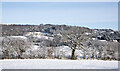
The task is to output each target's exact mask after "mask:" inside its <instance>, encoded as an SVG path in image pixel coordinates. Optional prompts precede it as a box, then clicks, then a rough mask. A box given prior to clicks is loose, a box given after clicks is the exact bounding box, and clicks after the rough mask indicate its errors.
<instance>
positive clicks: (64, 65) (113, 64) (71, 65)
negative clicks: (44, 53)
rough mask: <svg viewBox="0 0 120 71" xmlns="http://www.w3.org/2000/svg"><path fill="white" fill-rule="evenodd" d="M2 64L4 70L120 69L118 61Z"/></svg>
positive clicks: (41, 60) (10, 61)
mask: <svg viewBox="0 0 120 71" xmlns="http://www.w3.org/2000/svg"><path fill="white" fill-rule="evenodd" d="M0 63H2V69H118V61H102V60H57V59H23V60H22V59H18V60H14V59H12V60H1V61H0ZM0 68H1V67H0Z"/></svg>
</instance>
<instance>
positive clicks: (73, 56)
mask: <svg viewBox="0 0 120 71" xmlns="http://www.w3.org/2000/svg"><path fill="white" fill-rule="evenodd" d="M71 59H75V49H72V56H71Z"/></svg>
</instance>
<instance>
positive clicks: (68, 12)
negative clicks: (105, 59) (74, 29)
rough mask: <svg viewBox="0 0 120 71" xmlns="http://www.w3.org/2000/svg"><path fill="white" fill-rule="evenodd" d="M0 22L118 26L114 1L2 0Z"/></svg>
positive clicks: (113, 27) (116, 5) (95, 26)
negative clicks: (41, 0)
mask: <svg viewBox="0 0 120 71" xmlns="http://www.w3.org/2000/svg"><path fill="white" fill-rule="evenodd" d="M2 22H3V23H22V24H23V23H24V24H26V23H28V24H41V23H43V24H46V23H48V24H59V25H60V24H65V25H72V26H74V25H75V26H84V27H89V28H93V29H94V28H99V29H101V28H102V29H103V28H104V29H114V30H117V29H118V3H117V2H3V4H2Z"/></svg>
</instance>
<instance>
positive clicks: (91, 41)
mask: <svg viewBox="0 0 120 71" xmlns="http://www.w3.org/2000/svg"><path fill="white" fill-rule="evenodd" d="M0 42H2V44H0V51H1V53H0V57H1V58H2V59H7V58H8V59H9V58H10V59H14V58H15V59H16V58H18V59H24V58H31V59H34V58H44V59H46V58H58V59H81V58H82V59H103V60H108V59H114V60H118V59H119V58H118V46H119V45H120V43H119V42H120V32H119V31H114V30H111V29H89V28H87V27H78V26H67V25H51V24H46V25H42V24H40V25H2V37H1V38H0Z"/></svg>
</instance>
